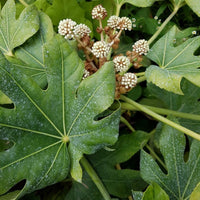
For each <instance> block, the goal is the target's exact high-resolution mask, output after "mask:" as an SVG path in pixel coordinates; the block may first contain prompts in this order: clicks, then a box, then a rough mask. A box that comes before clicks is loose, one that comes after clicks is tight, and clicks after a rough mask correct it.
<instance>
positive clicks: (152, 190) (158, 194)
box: [132, 183, 169, 200]
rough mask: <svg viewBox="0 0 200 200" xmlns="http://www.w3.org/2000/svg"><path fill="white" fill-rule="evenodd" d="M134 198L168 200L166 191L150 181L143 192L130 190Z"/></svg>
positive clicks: (138, 199) (136, 199)
mask: <svg viewBox="0 0 200 200" xmlns="http://www.w3.org/2000/svg"><path fill="white" fill-rule="evenodd" d="M132 193H133V198H134V199H135V200H169V196H168V195H167V194H166V192H165V191H164V190H163V189H162V188H161V187H160V186H159V185H158V184H157V183H152V184H151V185H149V186H148V188H147V189H146V191H145V192H144V193H142V192H134V191H133V192H132Z"/></svg>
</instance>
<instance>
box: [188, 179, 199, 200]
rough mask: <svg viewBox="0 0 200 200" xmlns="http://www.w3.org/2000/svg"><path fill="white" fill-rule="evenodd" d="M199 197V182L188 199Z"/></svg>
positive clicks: (193, 199)
mask: <svg viewBox="0 0 200 200" xmlns="http://www.w3.org/2000/svg"><path fill="white" fill-rule="evenodd" d="M199 199H200V182H199V183H198V184H197V186H196V187H195V189H194V191H193V192H192V194H191V197H190V200H199Z"/></svg>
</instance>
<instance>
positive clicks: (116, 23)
mask: <svg viewBox="0 0 200 200" xmlns="http://www.w3.org/2000/svg"><path fill="white" fill-rule="evenodd" d="M107 25H108V26H109V27H111V28H113V29H115V28H117V29H120V30H129V31H131V29H132V22H131V20H130V19H129V18H128V17H121V18H120V17H117V16H114V15H113V16H111V17H110V18H109V19H108V21H107Z"/></svg>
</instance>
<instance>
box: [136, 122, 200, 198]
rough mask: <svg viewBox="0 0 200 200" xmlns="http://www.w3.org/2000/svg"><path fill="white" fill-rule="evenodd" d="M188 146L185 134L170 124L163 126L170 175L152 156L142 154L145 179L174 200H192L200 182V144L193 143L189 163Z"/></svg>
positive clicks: (163, 145)
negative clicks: (185, 155)
mask: <svg viewBox="0 0 200 200" xmlns="http://www.w3.org/2000/svg"><path fill="white" fill-rule="evenodd" d="M171 120H174V119H171ZM174 121H175V120H174ZM185 144H186V141H185V136H184V135H183V134H182V133H181V132H178V131H177V130H176V129H174V128H172V127H170V126H168V125H164V126H163V129H162V134H161V138H160V150H161V153H162V155H163V156H164V160H165V163H166V167H167V174H165V173H164V172H163V171H162V170H161V169H160V167H159V166H158V164H157V163H156V162H155V161H154V159H153V158H152V157H151V156H150V155H149V154H148V153H146V152H145V151H142V154H141V163H140V168H141V176H142V177H143V179H144V180H145V181H147V182H148V183H151V182H155V183H157V184H159V185H160V187H161V188H162V189H163V190H165V192H166V193H167V194H168V195H169V197H170V200H186V199H188V198H189V197H190V195H191V193H192V191H193V190H194V188H195V187H196V185H197V184H198V183H199V181H200V142H199V141H197V140H194V141H193V142H192V145H191V148H190V154H189V159H188V161H187V162H185V161H184V150H185Z"/></svg>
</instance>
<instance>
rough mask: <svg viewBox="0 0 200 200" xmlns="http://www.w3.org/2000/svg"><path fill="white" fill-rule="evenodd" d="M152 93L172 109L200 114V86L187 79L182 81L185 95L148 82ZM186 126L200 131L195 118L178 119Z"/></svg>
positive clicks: (199, 125)
mask: <svg viewBox="0 0 200 200" xmlns="http://www.w3.org/2000/svg"><path fill="white" fill-rule="evenodd" d="M148 90H149V91H150V92H151V94H152V95H153V96H155V97H157V98H158V99H160V100H162V102H164V106H165V107H166V108H169V109H171V110H175V111H179V112H183V113H191V114H196V115H200V102H199V99H200V88H199V87H197V86H195V85H193V84H192V83H190V82H189V81H187V80H186V79H182V81H181V90H182V91H183V93H184V95H178V94H174V93H172V92H168V91H166V90H163V89H160V88H159V87H157V86H155V85H153V84H148ZM178 120H179V122H180V124H181V125H182V126H184V127H187V128H189V129H192V130H194V131H197V132H200V123H199V121H197V120H195V119H185V118H179V119H178Z"/></svg>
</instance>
